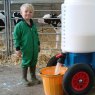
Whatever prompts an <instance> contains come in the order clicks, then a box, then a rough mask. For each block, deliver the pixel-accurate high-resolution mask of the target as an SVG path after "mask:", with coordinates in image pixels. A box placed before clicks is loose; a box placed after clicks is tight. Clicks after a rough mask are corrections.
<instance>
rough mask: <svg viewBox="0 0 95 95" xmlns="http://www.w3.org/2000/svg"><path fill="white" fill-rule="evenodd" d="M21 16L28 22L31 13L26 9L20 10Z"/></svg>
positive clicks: (31, 15)
mask: <svg viewBox="0 0 95 95" xmlns="http://www.w3.org/2000/svg"><path fill="white" fill-rule="evenodd" d="M21 15H22V17H23V18H24V19H25V20H29V19H31V18H32V17H33V12H32V10H31V9H28V8H23V9H22V10H21Z"/></svg>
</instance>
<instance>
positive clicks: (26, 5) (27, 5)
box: [20, 3, 34, 12]
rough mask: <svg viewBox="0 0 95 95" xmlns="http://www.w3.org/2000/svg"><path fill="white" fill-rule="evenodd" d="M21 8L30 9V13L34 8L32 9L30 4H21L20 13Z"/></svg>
mask: <svg viewBox="0 0 95 95" xmlns="http://www.w3.org/2000/svg"><path fill="white" fill-rule="evenodd" d="M23 8H27V9H30V10H32V12H34V7H33V5H32V4H29V3H25V4H22V5H21V7H20V11H22V10H23Z"/></svg>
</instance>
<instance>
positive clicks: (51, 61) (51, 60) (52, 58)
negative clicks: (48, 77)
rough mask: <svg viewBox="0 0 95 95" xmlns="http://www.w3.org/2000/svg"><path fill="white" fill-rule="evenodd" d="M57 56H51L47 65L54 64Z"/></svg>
mask: <svg viewBox="0 0 95 95" xmlns="http://www.w3.org/2000/svg"><path fill="white" fill-rule="evenodd" d="M57 60H58V58H56V56H53V57H51V59H50V60H49V61H48V63H47V67H50V66H56V64H57Z"/></svg>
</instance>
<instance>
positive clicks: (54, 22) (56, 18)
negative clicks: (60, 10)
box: [38, 14, 61, 48]
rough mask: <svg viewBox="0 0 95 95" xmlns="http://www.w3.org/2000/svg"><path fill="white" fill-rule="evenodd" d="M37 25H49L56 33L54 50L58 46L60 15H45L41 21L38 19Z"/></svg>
mask: <svg viewBox="0 0 95 95" xmlns="http://www.w3.org/2000/svg"><path fill="white" fill-rule="evenodd" d="M38 22H39V23H43V24H49V25H51V26H52V27H53V29H54V30H55V31H56V48H58V46H59V39H60V35H59V34H60V32H61V14H60V15H57V14H45V15H44V16H43V17H42V18H41V19H38Z"/></svg>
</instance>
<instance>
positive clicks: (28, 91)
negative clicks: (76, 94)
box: [0, 66, 95, 95]
mask: <svg viewBox="0 0 95 95" xmlns="http://www.w3.org/2000/svg"><path fill="white" fill-rule="evenodd" d="M38 78H39V79H41V78H40V77H38ZM0 95H45V94H44V90H43V85H42V84H40V85H35V86H32V87H24V86H23V85H21V70H20V67H19V66H0ZM64 95H66V94H64ZM88 95H95V88H93V89H92V90H91V92H89V94H88Z"/></svg>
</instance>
